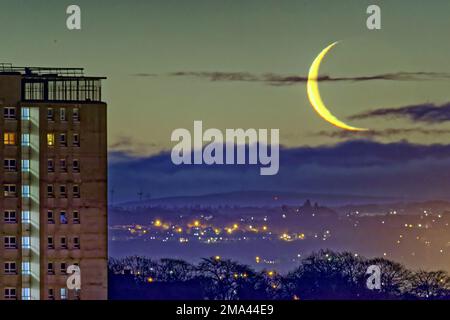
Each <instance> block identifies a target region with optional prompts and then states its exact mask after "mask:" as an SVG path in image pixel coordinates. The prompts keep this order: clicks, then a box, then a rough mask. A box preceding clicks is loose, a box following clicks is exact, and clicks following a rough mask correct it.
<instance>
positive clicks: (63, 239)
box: [60, 237, 67, 249]
mask: <svg viewBox="0 0 450 320" xmlns="http://www.w3.org/2000/svg"><path fill="white" fill-rule="evenodd" d="M60 240H61V249H67V238H66V237H61V239H60Z"/></svg>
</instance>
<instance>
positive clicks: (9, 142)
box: [3, 132, 16, 146]
mask: <svg viewBox="0 0 450 320" xmlns="http://www.w3.org/2000/svg"><path fill="white" fill-rule="evenodd" d="M3 143H4V144H5V146H14V145H15V144H16V134H15V133H14V132H5V133H3Z"/></svg>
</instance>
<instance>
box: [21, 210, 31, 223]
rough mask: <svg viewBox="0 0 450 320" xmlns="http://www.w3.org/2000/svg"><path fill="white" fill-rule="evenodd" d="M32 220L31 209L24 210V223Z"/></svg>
mask: <svg viewBox="0 0 450 320" xmlns="http://www.w3.org/2000/svg"><path fill="white" fill-rule="evenodd" d="M30 222H31V216H30V211H26V210H25V211H22V223H30Z"/></svg>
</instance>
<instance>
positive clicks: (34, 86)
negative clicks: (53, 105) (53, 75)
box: [25, 80, 45, 100]
mask: <svg viewBox="0 0 450 320" xmlns="http://www.w3.org/2000/svg"><path fill="white" fill-rule="evenodd" d="M31 81H32V80H31ZM44 90H45V88H44V82H42V81H36V82H34V81H32V82H25V100H44Z"/></svg>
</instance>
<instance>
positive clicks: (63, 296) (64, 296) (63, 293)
mask: <svg viewBox="0 0 450 320" xmlns="http://www.w3.org/2000/svg"><path fill="white" fill-rule="evenodd" d="M60 294H61V300H67V288H61V292H60Z"/></svg>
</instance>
